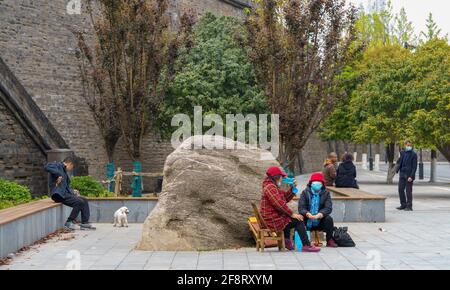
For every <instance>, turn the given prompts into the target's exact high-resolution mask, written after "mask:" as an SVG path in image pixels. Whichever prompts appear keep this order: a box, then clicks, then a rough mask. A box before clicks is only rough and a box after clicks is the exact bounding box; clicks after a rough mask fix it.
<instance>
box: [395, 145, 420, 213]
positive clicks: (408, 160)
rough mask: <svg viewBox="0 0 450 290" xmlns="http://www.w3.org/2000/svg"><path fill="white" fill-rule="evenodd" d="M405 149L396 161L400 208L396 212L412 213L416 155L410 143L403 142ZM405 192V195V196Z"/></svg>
mask: <svg viewBox="0 0 450 290" xmlns="http://www.w3.org/2000/svg"><path fill="white" fill-rule="evenodd" d="M404 144H405V149H404V150H402V151H401V152H400V158H399V159H398V160H397V164H398V167H397V173H399V172H400V176H399V180H398V194H399V196H400V206H399V207H397V209H398V210H405V211H412V210H413V209H412V201H413V196H412V187H413V182H414V179H415V178H416V170H417V154H416V152H414V150H413V146H412V142H411V141H409V140H406V141H405V143H404ZM405 190H406V194H405Z"/></svg>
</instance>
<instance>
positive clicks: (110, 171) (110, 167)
mask: <svg viewBox="0 0 450 290" xmlns="http://www.w3.org/2000/svg"><path fill="white" fill-rule="evenodd" d="M115 172H116V167H115V166H114V162H109V163H107V164H106V180H110V181H111V182H110V183H109V184H108V191H109V192H114V181H113V178H114V174H115Z"/></svg>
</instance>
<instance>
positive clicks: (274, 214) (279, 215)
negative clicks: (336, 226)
mask: <svg viewBox="0 0 450 290" xmlns="http://www.w3.org/2000/svg"><path fill="white" fill-rule="evenodd" d="M286 176H287V174H286V173H284V172H283V171H282V170H281V169H280V168H279V167H276V166H273V167H270V168H269V169H267V172H266V177H265V179H264V181H263V184H262V198H261V208H260V212H261V217H262V219H263V220H264V222H265V223H266V225H267V227H268V228H269V229H270V230H271V231H274V232H276V233H278V232H281V231H284V239H285V245H286V248H287V249H288V250H290V251H292V250H294V245H293V244H292V241H291V239H290V233H291V229H293V228H296V227H297V226H298V223H299V221H300V220H301V219H302V216H301V215H299V214H297V213H294V212H293V211H292V210H291V209H290V208H289V207H288V206H287V203H288V202H290V201H291V200H292V198H293V197H294V196H295V195H294V193H292V187H290V189H289V190H288V191H283V190H281V189H280V188H281V184H282V180H283V177H286Z"/></svg>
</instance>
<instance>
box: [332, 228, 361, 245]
mask: <svg viewBox="0 0 450 290" xmlns="http://www.w3.org/2000/svg"><path fill="white" fill-rule="evenodd" d="M333 240H334V241H335V242H336V244H337V245H338V246H339V247H354V246H356V244H355V242H354V241H353V239H352V237H350V235H349V233H348V228H347V227H341V228H337V227H334V230H333Z"/></svg>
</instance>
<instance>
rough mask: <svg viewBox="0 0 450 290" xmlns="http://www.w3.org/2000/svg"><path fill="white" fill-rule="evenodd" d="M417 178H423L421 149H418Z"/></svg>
mask: <svg viewBox="0 0 450 290" xmlns="http://www.w3.org/2000/svg"><path fill="white" fill-rule="evenodd" d="M419 179H420V180H423V159H422V149H420V150H419Z"/></svg>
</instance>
